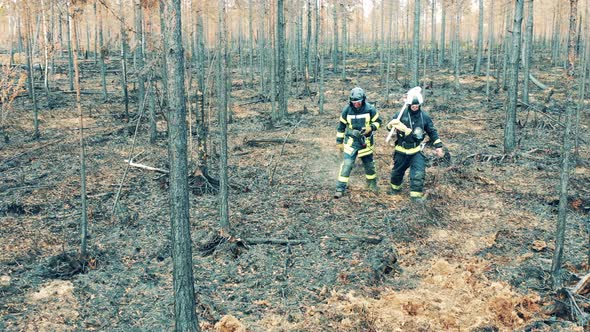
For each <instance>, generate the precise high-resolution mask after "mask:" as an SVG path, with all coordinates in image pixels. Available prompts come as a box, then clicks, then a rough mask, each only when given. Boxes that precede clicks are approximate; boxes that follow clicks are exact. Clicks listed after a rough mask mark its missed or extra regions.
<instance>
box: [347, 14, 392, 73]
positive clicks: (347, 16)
mask: <svg viewBox="0 0 590 332" xmlns="http://www.w3.org/2000/svg"><path fill="white" fill-rule="evenodd" d="M340 6H341V7H342V10H341V12H342V79H343V80H344V79H346V55H347V54H346V53H347V52H348V43H347V39H348V38H347V34H348V33H347V31H346V28H347V27H346V24H347V22H346V21H348V8H347V6H346V5H345V4H340ZM380 48H381V49H383V47H382V46H381V47H380Z"/></svg>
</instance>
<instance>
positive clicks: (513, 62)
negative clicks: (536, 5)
mask: <svg viewBox="0 0 590 332" xmlns="http://www.w3.org/2000/svg"><path fill="white" fill-rule="evenodd" d="M515 2H516V4H515V9H514V24H513V28H512V52H511V55H510V69H511V72H510V82H509V83H510V84H509V87H508V105H507V107H506V121H505V122H504V153H506V154H509V153H512V152H513V151H514V149H515V148H516V107H517V99H518V69H519V64H520V46H521V44H522V43H521V35H522V12H523V7H524V0H516V1H515Z"/></svg>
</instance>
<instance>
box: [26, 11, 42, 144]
mask: <svg viewBox="0 0 590 332" xmlns="http://www.w3.org/2000/svg"><path fill="white" fill-rule="evenodd" d="M23 15H24V20H25V27H24V28H25V42H24V44H25V52H26V57H27V87H28V90H29V91H28V92H29V96H30V97H31V102H32V103H33V139H38V138H39V137H40V136H41V135H40V133H39V109H38V107H37V96H36V93H35V72H34V67H33V50H32V49H31V48H32V43H31V39H32V38H33V28H32V26H31V13H30V9H29V8H28V7H25V8H23Z"/></svg>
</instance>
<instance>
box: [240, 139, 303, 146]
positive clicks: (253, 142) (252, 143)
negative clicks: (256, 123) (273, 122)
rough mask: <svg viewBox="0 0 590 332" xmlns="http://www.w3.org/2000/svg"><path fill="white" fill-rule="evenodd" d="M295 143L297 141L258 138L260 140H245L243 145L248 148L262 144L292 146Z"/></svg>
mask: <svg viewBox="0 0 590 332" xmlns="http://www.w3.org/2000/svg"><path fill="white" fill-rule="evenodd" d="M296 142H297V140H294V139H289V140H286V139H283V138H260V139H251V140H245V141H244V144H245V145H248V146H258V145H262V144H285V143H289V144H293V143H296Z"/></svg>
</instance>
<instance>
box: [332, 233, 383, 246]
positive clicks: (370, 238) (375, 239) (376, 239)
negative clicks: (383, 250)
mask: <svg viewBox="0 0 590 332" xmlns="http://www.w3.org/2000/svg"><path fill="white" fill-rule="evenodd" d="M333 236H334V238H335V239H336V240H340V241H361V242H366V243H370V244H379V243H381V241H383V237H381V236H378V235H367V236H363V235H348V234H334V235H333Z"/></svg>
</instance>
